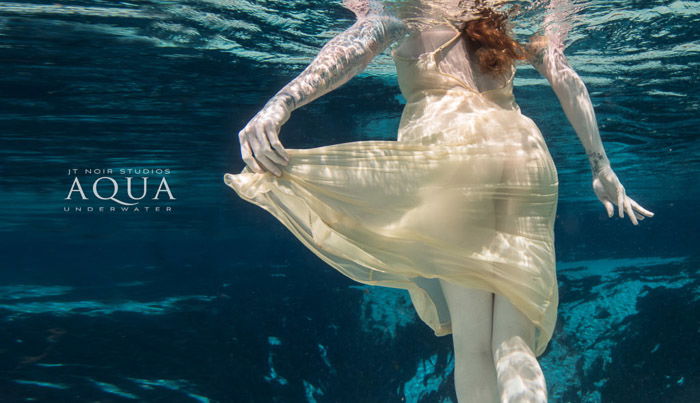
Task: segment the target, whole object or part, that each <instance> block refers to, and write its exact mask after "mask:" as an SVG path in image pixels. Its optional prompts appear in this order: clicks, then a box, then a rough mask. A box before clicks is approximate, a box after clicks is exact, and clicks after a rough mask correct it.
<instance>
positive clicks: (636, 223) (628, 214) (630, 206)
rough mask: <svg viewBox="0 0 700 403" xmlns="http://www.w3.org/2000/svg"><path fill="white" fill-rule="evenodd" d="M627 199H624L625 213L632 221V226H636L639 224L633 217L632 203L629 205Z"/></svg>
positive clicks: (628, 199)
mask: <svg viewBox="0 0 700 403" xmlns="http://www.w3.org/2000/svg"><path fill="white" fill-rule="evenodd" d="M630 200H632V199H630V198H629V197H625V212H627V216H628V217H629V218H630V220H631V221H632V224H634V225H638V224H639V222H637V217H636V216H635V215H634V212H633V211H632V203H630Z"/></svg>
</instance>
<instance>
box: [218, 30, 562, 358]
mask: <svg viewBox="0 0 700 403" xmlns="http://www.w3.org/2000/svg"><path fill="white" fill-rule="evenodd" d="M443 32H444V30H443ZM447 32H452V34H449V35H446V36H447V40H444V39H445V34H444V33H442V34H436V36H435V38H433V37H426V38H421V40H420V41H419V42H413V43H410V42H409V43H408V44H407V45H406V46H408V47H403V45H402V47H401V48H398V49H396V50H394V52H393V56H394V60H395V62H396V67H397V73H398V81H399V86H400V89H401V92H402V93H403V95H404V96H405V98H406V100H407V104H406V106H405V108H404V111H403V114H402V116H401V122H400V126H399V131H398V138H397V141H357V142H349V143H342V144H334V145H329V146H324V147H317V148H312V149H288V150H287V151H288V152H289V155H290V164H289V165H288V166H286V167H282V171H283V174H282V176H281V177H279V178H278V177H275V176H274V175H272V174H270V173H263V174H258V173H253V172H252V171H250V170H249V169H248V168H245V169H244V170H243V172H241V173H240V174H237V175H232V174H226V175H225V177H224V180H225V182H226V184H227V185H228V186H230V187H231V188H233V189H234V190H235V191H236V192H237V194H238V195H239V196H240V197H242V198H243V199H245V200H247V201H249V202H251V203H254V204H256V205H258V206H260V207H261V208H263V209H265V210H267V211H268V212H270V213H271V214H273V215H274V216H275V217H276V218H277V219H278V220H279V221H280V222H281V223H282V224H283V225H285V226H286V227H287V228H288V229H289V230H290V231H291V232H292V233H293V234H294V235H295V236H296V237H297V238H298V239H299V240H300V241H301V242H302V243H303V244H304V245H305V246H306V247H308V248H309V249H310V250H311V251H312V252H313V253H315V254H316V255H317V256H318V257H319V258H321V259H322V260H323V261H325V262H326V263H328V264H329V265H330V266H331V267H333V268H335V269H336V270H338V271H339V272H341V273H343V274H344V275H346V276H347V277H349V278H351V279H353V280H355V281H358V282H361V283H365V284H372V285H379V286H386V287H394V288H402V289H406V290H408V292H409V294H410V296H411V300H412V302H413V305H414V307H415V309H416V312H417V314H418V316H419V317H420V318H421V319H422V320H423V321H424V322H425V323H426V324H427V325H428V326H430V327H431V328H432V330H433V331H434V332H435V334H436V335H438V336H442V335H446V334H449V333H451V321H450V313H449V311H448V309H447V304H446V301H445V298H444V295H443V294H442V290H441V287H440V285H439V282H438V280H437V279H439V278H442V279H444V280H446V281H449V282H452V283H456V284H459V285H461V286H463V287H468V288H477V289H481V290H486V291H489V292H493V293H497V294H500V295H502V296H504V297H506V298H508V299H509V300H510V301H511V303H512V304H513V305H514V306H515V307H516V308H518V309H519V310H521V311H522V312H523V313H524V314H525V315H526V316H527V317H528V318H529V319H530V320H531V321H532V323H533V324H534V325H535V327H536V344H535V346H534V351H535V354H536V355H540V354H542V353H543V352H544V350H545V348H546V346H547V344H548V342H549V340H550V338H551V335H552V332H553V330H554V325H555V323H556V314H557V305H558V289H557V279H556V272H555V254H554V238H553V224H554V217H555V213H556V207H557V192H558V180H557V172H556V168H555V166H554V164H553V162H552V159H551V156H550V154H549V151H548V149H547V146H546V144H545V142H544V139H543V137H542V134H541V133H540V131H539V129H538V128H537V126H536V125H535V124H534V122H533V121H532V120H531V119H529V118H527V117H526V116H524V115H522V114H521V113H520V109H519V107H518V106H517V104H516V103H515V100H514V98H513V94H512V74H511V76H510V77H508V78H507V79H505V82H504V83H499V84H500V85H495V83H494V82H491V83H490V85H489V83H487V82H486V81H480V79H479V77H478V76H477V75H476V74H474V73H473V72H471V71H469V68H468V66H467V68H465V67H464V66H463V64H465V63H464V61H461V64H460V62H458V59H459V57H460V56H459V53H455V56H454V57H455V59H454V61H452V60H453V59H451V56H450V50H449V49H454V48H458V47H456V46H454V45H461V44H460V43H459V42H460V41H461V39H459V35H458V33H457V32H454V31H452V30H451V28H450V27H447ZM437 35H441V37H440V39H443V41H442V42H440V45H438V46H433V45H436V44H437V42H434V41H437V40H438V36H437ZM450 39H452V41H451V42H449V43H448V41H450ZM418 44H420V45H418ZM443 44H445V45H446V46H445V47H441V45H443ZM448 46H452V47H451V48H449V49H448ZM426 49H433V50H427V51H426ZM445 50H447V52H446V54H447V57H448V58H450V59H448V60H449V61H445V59H442V60H441V59H440V58H441V56H442V52H443V51H445ZM399 52H401V53H399ZM455 52H459V51H455ZM461 60H463V59H461ZM314 136H318V134H314ZM309 275H313V273H309ZM464 309H469V307H464ZM452 314H453V315H455V314H459V313H458V312H453V313H452Z"/></svg>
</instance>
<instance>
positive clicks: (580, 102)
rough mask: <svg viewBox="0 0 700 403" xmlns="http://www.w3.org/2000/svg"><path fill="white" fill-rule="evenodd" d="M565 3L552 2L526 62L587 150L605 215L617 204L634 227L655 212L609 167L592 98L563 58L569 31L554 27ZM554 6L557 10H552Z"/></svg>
mask: <svg viewBox="0 0 700 403" xmlns="http://www.w3.org/2000/svg"><path fill="white" fill-rule="evenodd" d="M565 2H566V0H564V1H563V2H562V1H560V0H554V1H553V2H552V5H551V6H550V8H551V10H550V11H551V12H550V13H549V14H548V15H547V17H546V18H545V24H546V26H547V29H546V31H545V35H544V36H539V37H535V38H533V39H532V40H531V42H530V44H529V45H528V50H529V61H530V63H531V64H532V65H533V66H534V67H535V69H537V71H539V72H540V73H541V74H542V75H543V76H544V77H545V78H547V81H549V83H550V84H551V85H552V89H553V90H554V93H555V94H556V95H557V98H558V99H559V102H560V103H561V106H562V109H563V110H564V114H565V115H566V117H567V119H568V120H569V122H570V123H571V125H572V126H573V128H574V131H575V132H576V135H577V136H578V138H579V140H580V141H581V144H582V145H583V147H584V149H585V150H586V155H587V156H588V161H589V163H590V165H591V172H592V174H593V190H594V192H595V194H596V196H598V199H599V200H600V201H601V203H603V205H604V206H605V209H606V210H607V212H608V216H610V217H612V215H613V213H614V207H613V204H616V205H617V206H618V213H619V216H620V217H624V213H625V212H626V213H627V215H628V216H629V218H630V220H631V221H632V223H633V224H635V225H637V220H638V219H639V220H643V219H644V217H645V216H646V217H652V216H653V215H654V213H652V212H651V211H648V210H646V209H644V208H643V207H642V206H640V205H639V204H638V203H637V202H635V201H634V200H632V199H631V198H630V197H629V196H627V195H626V194H625V188H624V187H623V186H622V184H621V183H620V181H619V179H618V178H617V175H615V173H614V172H613V170H612V168H611V167H610V161H609V160H608V157H607V155H606V154H605V149H604V148H603V142H602V141H601V139H600V133H599V131H598V124H597V122H596V116H595V112H594V110H593V104H592V102H591V97H590V96H589V94H588V90H587V89H586V85H585V84H584V83H583V80H581V77H579V75H578V74H577V73H576V71H574V69H573V68H571V66H570V65H569V63H568V61H567V60H566V57H565V56H564V38H565V36H566V34H567V32H568V28H567V26H566V25H563V24H560V25H558V26H557V25H555V24H554V22H559V21H555V20H556V19H557V13H558V12H562V9H561V6H562V3H565ZM555 6H557V7H560V8H559V9H558V10H555V9H554V7H555ZM561 21H563V19H561ZM556 29H558V30H556Z"/></svg>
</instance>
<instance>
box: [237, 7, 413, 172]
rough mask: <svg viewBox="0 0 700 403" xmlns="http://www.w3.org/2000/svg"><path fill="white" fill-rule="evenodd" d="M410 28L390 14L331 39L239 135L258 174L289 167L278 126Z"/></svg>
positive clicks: (359, 23) (247, 160) (367, 19)
mask: <svg viewBox="0 0 700 403" xmlns="http://www.w3.org/2000/svg"><path fill="white" fill-rule="evenodd" d="M405 33H406V26H405V25H404V24H403V23H402V22H401V21H400V20H398V19H397V18H394V17H391V16H386V15H371V16H367V17H361V18H360V19H358V20H357V21H356V22H355V23H354V24H353V25H352V26H351V27H350V28H348V29H347V30H345V31H344V32H342V33H340V34H339V35H337V36H335V37H334V38H333V39H331V40H330V41H329V42H328V43H326V45H324V46H323V48H321V51H320V52H319V53H318V55H317V56H316V58H314V60H313V61H312V62H311V64H309V66H308V67H306V69H304V71H302V72H301V74H299V76H297V77H296V78H295V79H294V80H292V81H291V82H290V83H289V84H287V85H285V86H284V87H283V88H282V89H281V90H279V91H278V92H277V93H276V94H275V95H274V96H273V97H272V98H271V99H270V100H269V101H268V102H267V103H266V104H265V106H264V107H263V108H262V109H261V110H260V111H259V112H258V113H257V114H256V115H255V116H254V117H253V118H252V119H251V120H250V122H248V124H247V125H246V127H245V128H243V130H241V131H240V132H239V133H238V137H239V140H240V143H241V155H242V156H243V160H244V161H245V163H246V164H247V165H248V167H250V169H252V170H253V171H254V172H264V171H270V172H272V173H273V174H275V175H277V176H279V175H281V171H280V169H279V167H278V166H277V165H276V164H280V165H287V162H288V160H289V156H288V155H287V153H286V151H285V150H284V148H283V147H282V144H281V143H280V141H279V137H278V135H279V130H280V127H281V126H282V125H283V124H284V123H285V122H286V121H287V120H288V119H289V116H290V114H291V112H292V111H293V110H295V109H297V108H299V107H301V106H303V105H306V104H308V103H309V102H311V101H313V100H315V99H317V98H319V97H320V96H322V95H324V94H326V93H328V92H330V91H332V90H334V89H336V88H338V87H340V86H341V85H343V84H344V83H346V82H347V81H348V80H350V79H351V78H352V77H353V76H355V75H356V74H358V73H360V72H362V71H363V70H364V69H365V67H366V66H367V64H369V62H370V61H371V60H372V59H373V58H374V57H375V56H376V55H378V54H379V53H381V52H382V51H383V50H384V49H386V48H387V47H388V46H389V45H390V44H391V43H392V42H394V41H396V40H398V39H400V38H402V37H403V36H404V34H405Z"/></svg>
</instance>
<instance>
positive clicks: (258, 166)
mask: <svg viewBox="0 0 700 403" xmlns="http://www.w3.org/2000/svg"><path fill="white" fill-rule="evenodd" d="M289 115H290V113H289V111H287V108H285V107H284V106H283V105H279V104H274V103H268V104H267V105H265V107H264V108H263V109H262V110H260V112H258V113H257V114H256V115H255V116H253V118H252V119H251V120H250V122H248V124H247V125H246V126H245V127H244V128H243V130H241V131H240V132H238V140H239V141H240V143H241V156H242V157H243V161H245V163H246V165H248V167H249V168H250V169H251V170H253V172H257V173H263V172H266V171H269V172H272V173H273V174H274V175H275V176H280V175H282V170H281V169H280V167H279V166H280V165H281V166H286V165H287V164H288V163H289V154H287V151H286V150H285V149H284V147H283V146H282V143H281V142H280V140H279V132H280V128H281V127H282V125H283V124H284V123H285V122H286V121H287V120H288V119H289Z"/></svg>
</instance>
